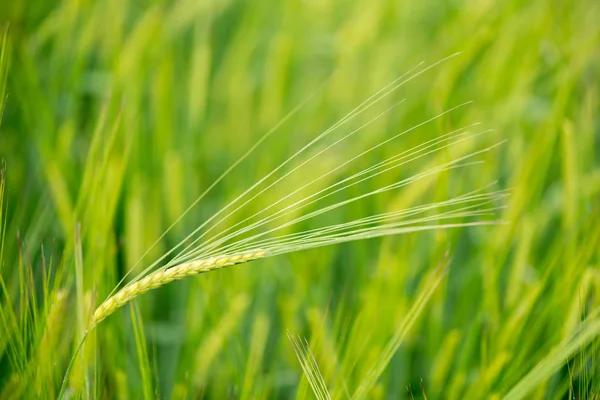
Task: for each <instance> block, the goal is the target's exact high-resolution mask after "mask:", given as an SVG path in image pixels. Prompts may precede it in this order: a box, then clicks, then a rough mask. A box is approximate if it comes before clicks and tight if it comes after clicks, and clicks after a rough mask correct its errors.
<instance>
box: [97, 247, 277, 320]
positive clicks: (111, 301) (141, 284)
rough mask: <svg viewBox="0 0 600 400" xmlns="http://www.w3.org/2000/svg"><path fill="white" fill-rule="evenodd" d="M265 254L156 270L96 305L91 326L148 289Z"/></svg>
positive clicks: (228, 257)
mask: <svg viewBox="0 0 600 400" xmlns="http://www.w3.org/2000/svg"><path fill="white" fill-rule="evenodd" d="M266 254H267V250H254V251H250V252H247V253H241V254H234V255H228V256H216V257H212V258H206V259H203V260H198V261H192V262H188V263H184V264H180V265H176V266H174V267H171V268H167V269H165V270H160V271H156V272H154V273H152V274H150V275H148V276H146V277H145V278H142V279H140V280H139V281H137V282H134V283H131V284H129V285H127V286H125V287H124V288H123V289H121V290H119V291H118V292H117V293H116V294H115V295H113V296H111V297H109V298H108V299H107V300H106V301H105V302H104V303H102V304H101V305H100V306H98V308H97V309H96V311H95V312H94V315H93V317H92V321H91V327H92V328H93V327H94V326H96V325H97V324H98V323H100V322H101V321H102V320H103V319H105V318H106V317H108V316H109V315H111V314H112V313H113V312H115V311H116V310H117V309H118V308H120V307H122V306H124V305H125V304H127V303H128V302H130V301H131V300H133V299H134V298H136V297H137V296H140V295H142V294H144V293H146V292H147V291H149V290H152V289H156V288H158V287H160V286H163V285H166V284H167V283H170V282H172V281H174V280H178V279H183V278H185V277H187V276H191V275H195V274H199V273H202V272H208V271H213V270H216V269H219V268H224V267H228V266H231V265H235V264H241V263H245V262H248V261H252V260H256V259H259V258H263V257H264V256H265V255H266Z"/></svg>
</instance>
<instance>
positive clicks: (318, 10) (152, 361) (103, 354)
mask: <svg viewBox="0 0 600 400" xmlns="http://www.w3.org/2000/svg"><path fill="white" fill-rule="evenodd" d="M598 15H600V3H598V2H594V1H581V2H573V1H569V0H559V1H555V2H552V4H551V5H549V3H548V2H547V1H544V0H535V1H530V2H520V1H504V2H502V1H495V0H490V1H477V2H467V1H447V2H446V1H445V2H439V3H438V2H436V3H435V5H434V4H433V3H430V2H418V1H405V2H398V1H392V0H389V1H388V0H385V1H380V2H373V1H367V0H348V1H342V2H335V1H312V0H309V1H296V0H293V1H287V2H277V1H262V2H250V1H219V2H217V1H195V0H178V1H171V0H153V1H147V2H126V1H118V0H100V1H94V2H93V1H86V0H60V1H55V2H48V1H42V0H29V1H23V0H15V1H3V2H0V24H2V34H1V37H0V44H1V46H2V47H1V50H0V117H1V123H0V158H2V159H3V160H4V161H5V164H6V167H5V170H6V171H5V170H4V169H3V172H2V178H1V184H0V204H2V212H1V214H0V215H1V218H0V222H1V223H0V227H1V229H2V242H1V246H0V399H4V398H56V397H57V396H58V394H59V391H60V390H61V386H62V384H63V379H65V386H64V389H65V391H64V394H65V395H66V396H65V397H68V398H152V397H157V398H169V397H172V398H199V397H201V396H205V397H208V398H217V399H219V398H238V397H239V398H244V399H250V398H252V399H263V398H293V397H296V398H305V397H306V398H313V397H314V396H315V394H313V393H312V392H311V389H310V386H311V385H313V386H314V385H317V387H319V388H320V389H319V390H320V391H319V394H317V397H319V396H321V397H323V393H327V395H326V396H325V397H326V398H329V396H330V397H331V398H333V399H339V398H346V397H363V398H373V399H382V398H408V396H407V394H406V387H407V386H412V387H414V388H415V387H419V386H420V382H421V379H422V381H423V383H424V386H425V388H426V395H427V398H428V399H463V398H467V399H479V398H492V399H493V398H496V399H499V398H509V399H517V398H535V399H542V398H543V399H561V398H566V397H567V396H568V398H578V399H579V398H581V399H585V398H590V399H594V398H598V396H600V384H599V382H600V363H599V362H598V360H600V348H599V345H598V344H599V342H598V335H599V334H600V327H599V321H598V315H599V314H598V313H599V312H600V311H599V310H600V253H599V252H598V249H599V248H600V201H599V199H600V155H599V154H600V144H599V143H600V119H599V117H598V116H599V113H598V110H599V109H600V108H599V101H600V90H599V89H598V88H599V87H598V82H600V53H599V52H598V48H600V27H599V25H598V22H597V21H598ZM457 51H460V52H461V55H459V56H457V57H453V58H452V59H450V60H447V61H445V62H443V63H442V64H440V65H439V66H436V67H435V68H432V69H431V70H429V71H427V72H426V73H423V74H422V75H421V76H419V77H417V78H415V79H414V80H412V81H410V82H408V83H407V84H406V85H405V86H402V87H400V88H398V90H397V91H395V92H394V93H393V94H391V95H390V96H389V97H386V98H385V99H383V100H382V101H381V102H380V103H378V104H377V105H376V106H375V107H373V109H370V110H368V111H365V113H364V114H361V115H359V116H357V117H356V118H355V119H354V120H352V121H349V123H348V124H347V126H344V127H341V130H342V131H343V132H345V133H347V132H350V131H351V130H352V129H355V128H358V127H360V126H361V125H363V124H366V123H367V122H368V121H370V120H371V119H374V118H375V117H376V116H378V115H379V114H380V113H383V112H384V111H385V110H387V109H388V108H390V107H392V106H394V105H395V104H396V103H398V102H401V103H400V104H398V105H397V106H396V107H394V108H393V109H392V110H391V111H390V112H387V113H384V114H383V115H382V116H381V117H380V118H378V119H377V120H376V121H374V122H373V123H371V124H370V125H368V126H367V127H366V128H365V129H364V130H361V131H360V133H359V134H357V135H356V136H355V137H353V138H352V141H348V142H344V143H343V144H342V145H340V146H339V148H337V149H336V151H333V152H328V153H326V154H325V153H324V154H323V155H322V156H321V157H320V158H319V160H318V162H315V163H313V164H311V169H310V171H308V172H307V173H306V176H302V178H304V179H306V180H311V179H316V178H317V177H323V178H322V179H321V180H320V181H318V182H316V183H315V186H316V189H315V190H320V189H322V188H326V187H328V186H329V185H332V184H334V183H335V182H336V181H338V180H339V179H340V178H341V177H343V175H340V174H338V173H335V174H331V175H327V172H328V171H332V170H333V169H334V168H335V167H336V166H339V165H340V164H342V163H343V162H344V161H345V160H347V159H349V158H350V157H352V156H353V155H354V154H355V153H356V152H357V151H359V149H364V148H368V147H370V146H373V145H375V144H377V143H380V142H382V141H384V140H386V139H387V138H389V137H392V136H394V135H396V134H398V133H400V132H402V131H404V130H406V129H408V128H410V127H413V126H415V125H418V124H420V123H422V122H423V121H426V120H428V119H430V118H432V117H433V116H435V115H438V114H440V113H442V112H444V111H445V110H448V109H450V108H452V107H455V106H456V105H458V104H462V103H465V102H468V101H471V100H473V101H474V103H473V104H470V105H468V106H465V107H461V108H460V109H458V110H456V111H455V112H452V113H449V114H446V115H444V116H442V117H440V118H437V119H435V120H433V121H431V122H430V123H428V124H426V125H423V126H422V127H420V128H418V129H416V130H414V131H412V132H410V133H409V134H406V135H403V136H402V137H401V138H400V139H399V140H395V141H393V142H389V143H387V144H386V145H385V146H381V147H379V148H377V149H376V150H375V151H373V152H371V153H369V154H367V155H365V156H363V157H361V158H360V159H358V160H357V161H356V165H354V166H353V167H352V168H354V169H351V170H350V173H355V172H358V171H362V170H364V169H366V168H369V167H370V166H372V165H375V164H376V163H378V162H380V161H382V160H386V159H388V158H390V157H392V156H394V155H395V154H397V153H398V152H401V151H405V150H407V149H413V148H414V147H415V146H418V145H420V144H422V143H425V142H427V141H429V140H432V139H435V138H439V137H440V136H441V135H444V134H447V133H449V132H451V131H452V130H454V129H458V128H460V127H464V126H467V125H469V124H472V123H474V122H476V121H482V125H481V126H482V129H481V131H484V130H487V129H488V128H493V131H491V132H488V133H486V134H485V135H480V136H477V137H474V138H473V139H472V140H469V141H465V142H464V143H460V144H458V145H457V146H453V147H452V148H448V149H444V150H443V151H439V152H436V153H432V154H430V155H428V156H427V157H423V158H421V159H419V160H416V161H415V162H414V163H411V164H409V165H406V166H402V168H400V169H398V170H396V171H393V172H390V173H389V174H386V175H381V176H377V177H374V178H373V179H370V180H369V181H365V182H364V183H361V185H360V189H362V190H364V191H372V190H376V189H377V188H380V187H383V186H385V185H389V184H392V183H393V182H396V181H398V180H399V179H404V178H407V177H410V176H413V175H414V174H416V173H418V172H420V171H423V170H426V169H428V168H432V167H434V166H436V165H440V164H443V163H446V162H448V161H449V160H452V159H455V158H457V157H460V156H462V155H464V154H469V153H471V152H473V151H477V150H480V149H485V148H488V147H490V146H495V144H497V143H500V142H502V141H504V140H506V143H504V144H503V145H502V146H500V147H497V148H494V149H493V150H491V151H488V152H485V153H482V154H481V155H480V156H479V159H481V160H483V161H485V163H484V164H480V165H475V166H472V167H469V168H467V169H457V170H451V171H443V172H441V173H440V174H439V175H436V176H435V177H431V178H429V179H423V180H422V181H419V182H416V183H414V184H411V186H408V187H407V188H400V189H399V190H395V191H389V192H386V193H381V194H380V195H377V196H372V197H370V198H368V199H365V200H364V201H361V202H360V203H353V204H349V205H347V206H345V207H343V208H340V209H336V210H334V211H333V212H332V213H327V214H323V215H320V216H319V218H317V219H318V223H319V224H320V225H319V224H317V223H316V222H313V221H312V220H307V221H301V222H300V223H298V224H297V225H294V226H293V227H290V228H289V230H286V231H285V232H283V233H284V234H288V233H289V234H293V233H296V232H299V231H308V230H310V229H318V228H321V227H322V226H328V225H333V224H336V223H338V222H339V221H352V220H356V219H360V218H364V217H368V216H370V215H375V214H381V213H387V212H392V211H395V210H404V209H411V208H413V207H418V206H421V205H425V204H431V203H435V202H442V201H446V200H448V199H451V198H454V197H455V196H459V195H462V194H464V193H469V192H472V191H473V190H475V189H478V188H481V187H484V186H486V185H488V184H489V183H490V182H494V181H498V183H497V184H496V185H495V186H496V187H497V188H500V189H504V188H510V189H511V192H510V197H508V198H506V199H505V200H504V202H505V205H506V208H505V209H503V210H501V212H500V218H501V220H503V221H505V222H506V223H504V224H499V225H493V226H476V227H468V228H459V229H452V230H434V231H428V232H414V233H409V234H405V235H400V236H386V237H383V238H375V239H369V240H362V241H357V242H352V243H346V244H341V245H334V246H328V247H320V248H316V249H312V250H306V251H302V252H295V253H290V254H286V255H280V256H276V257H271V258H267V259H265V260H259V261H254V262H252V263H251V264H247V265H243V266H240V267H234V268H227V269H223V270H220V271H216V272H210V273H208V274H204V275H200V276H198V277H195V278H188V279H185V280H183V281H180V282H176V283H173V284H171V285H169V286H166V287H163V288H160V289H157V290H154V291H150V292H149V293H147V294H145V295H144V296H141V297H139V299H137V300H135V301H134V302H133V303H132V304H131V305H128V306H126V307H125V308H123V309H121V310H119V311H118V312H116V313H115V314H114V315H112V316H111V317H109V318H107V319H106V320H105V321H103V322H102V324H100V325H98V327H97V328H96V329H94V330H93V331H90V332H88V333H86V331H85V330H86V322H85V321H88V320H89V318H90V316H91V315H92V314H93V312H94V309H95V308H96V307H97V306H98V304H100V303H101V302H102V300H104V299H106V297H107V296H108V295H109V294H110V293H111V292H112V291H113V290H114V289H115V287H117V285H118V284H119V282H120V281H121V279H123V277H125V276H126V274H128V275H127V276H126V278H125V281H129V280H130V279H131V278H132V277H134V276H135V275H137V274H138V273H140V272H142V271H143V270H144V269H145V268H147V267H148V266H149V265H151V264H152V263H153V262H154V261H155V260H157V259H159V258H160V257H162V256H163V255H165V254H167V252H168V251H169V250H170V249H172V248H173V246H175V245H176V244H178V243H179V242H180V241H181V240H182V239H184V238H185V237H186V236H187V235H188V234H189V233H190V232H192V231H193V230H194V229H196V228H197V227H198V226H200V225H201V224H202V223H203V222H204V221H206V220H207V219H208V218H209V217H210V216H212V215H214V214H215V213H216V212H217V211H218V210H219V209H221V208H222V207H223V206H225V205H226V204H228V203H229V202H231V201H232V200H233V199H235V198H236V196H238V195H239V194H240V193H243V192H244V190H246V189H247V188H248V187H250V186H251V185H252V184H253V183H255V182H256V181H258V180H259V179H260V178H261V177H263V176H265V175H267V174H268V173H269V172H270V171H272V170H273V169H274V168H277V166H279V165H281V164H282V163H283V162H284V161H285V160H286V159H288V157H290V156H291V155H292V154H294V153H295V152H296V151H298V149H300V148H302V146H304V145H305V144H307V143H309V142H310V141H311V140H313V139H314V138H315V137H317V136H318V135H319V133H321V132H323V131H325V130H326V129H327V128H329V127H330V126H332V125H334V124H335V123H336V122H337V121H340V120H341V119H343V118H344V116H345V115H347V113H348V112H350V111H351V110H353V109H354V108H355V107H356V106H357V105H359V104H361V103H362V102H363V101H364V100H365V99H367V98H369V96H371V95H372V94H373V93H376V92H377V91H378V90H380V89H381V88H382V87H384V86H385V85H387V84H388V83H390V82H392V81H393V80H394V79H396V78H397V77H398V76H401V75H402V74H403V73H405V72H406V71H408V70H409V69H410V68H412V67H413V66H415V65H418V63H419V62H420V61H421V60H427V61H426V64H424V65H431V64H433V63H435V62H436V61H438V60H440V59H442V58H444V57H446V56H448V55H450V54H453V53H455V52H457ZM404 98H406V101H402V100H403V99H404ZM299 105H301V106H300V107H298V106H299ZM297 107H298V108H297ZM292 111H294V112H292ZM274 127H276V128H277V129H276V130H274V131H273V132H272V133H269V134H268V135H267V137H265V136H264V135H265V133H268V132H271V130H272V129H273V128H274ZM477 132H479V131H477ZM473 133H476V132H475V131H474V132H473ZM261 138H264V139H261ZM327 140H329V141H327ZM327 140H326V141H325V142H324V143H322V144H321V146H322V147H318V148H316V149H314V152H313V153H310V152H309V153H308V154H309V155H312V154H315V153H316V152H317V151H318V150H320V149H322V148H324V147H325V146H326V145H329V144H331V143H333V142H334V138H331V139H327ZM255 145H257V146H256V150H254V151H253V152H252V153H251V154H249V156H248V157H247V158H246V159H245V160H243V161H242V162H241V163H240V164H239V165H237V166H236V168H233V169H231V171H230V173H228V175H227V176H226V177H224V178H223V179H222V180H221V181H220V182H219V183H218V184H217V185H215V186H214V188H213V189H212V190H211V191H210V192H208V193H207V194H206V195H205V196H204V197H203V198H202V199H201V201H200V202H198V204H197V205H195V206H194V207H191V208H189V212H187V214H186V215H185V216H184V217H183V218H181V219H180V216H181V215H182V214H183V213H184V212H185V211H186V210H188V207H189V206H190V205H192V204H194V203H195V201H196V199H197V198H198V196H200V195H201V194H202V193H204V192H205V190H206V189H207V188H209V187H211V184H212V183H213V182H215V181H216V180H217V179H219V177H221V176H222V174H223V173H224V172H225V171H228V168H229V167H230V166H232V165H235V163H236V160H239V159H240V157H242V156H243V155H244V154H245V153H246V152H247V151H248V150H249V149H252V148H253V146H255ZM290 167H291V166H290ZM285 171H287V169H285ZM306 180H305V181H302V182H306ZM300 186H301V185H300V181H297V180H295V179H289V180H286V181H282V182H281V184H280V185H279V186H278V187H277V188H276V190H273V192H272V193H271V192H269V193H267V192H265V193H264V194H262V195H261V196H259V197H257V198H256V199H255V201H252V202H249V203H248V204H247V205H246V206H244V208H243V209H241V210H240V212H239V213H237V214H236V215H234V216H232V217H231V218H230V219H228V220H226V221H224V222H223V224H222V225H221V226H220V228H219V229H221V230H225V229H227V228H230V227H233V226H235V224H237V223H240V222H241V221H244V220H245V219H246V218H248V217H251V216H253V215H254V214H255V213H257V212H260V211H261V210H264V209H265V208H266V207H268V206H269V205H272V204H274V202H275V201H276V200H277V199H279V198H281V197H282V196H285V195H286V194H288V193H292V192H293V191H294V190H296V189H298V188H299V187H300ZM317 186H318V187H317ZM349 192H350V195H351V196H359V195H360V194H361V193H362V192H360V191H359V188H350V189H349ZM307 194H309V193H305V192H301V193H299V194H298V195H307ZM332 200H333V201H336V202H340V201H343V200H344V197H343V196H342V195H341V194H336V195H333V196H332ZM315 207H316V206H315ZM315 209H316V208H314V207H313V208H309V209H308V211H309V212H313V211H315ZM426 212H431V213H430V214H427V213H426V214H425V215H426V216H430V215H434V214H435V213H436V212H439V210H438V209H434V210H427V211H426ZM299 215H300V214H298V213H290V214H286V215H285V218H284V219H285V221H291V220H294V218H297V217H299ZM272 226H274V225H268V227H272ZM169 228H170V229H169ZM292 228H294V229H292ZM447 253H449V254H450V255H451V259H452V261H451V263H450V264H449V266H448V268H447V270H445V275H444V277H443V278H442V275H440V274H439V273H440V270H439V268H438V267H437V266H438V265H440V260H443V259H445V258H446V254H447ZM176 255H177V254H173V255H171V254H169V255H168V256H167V257H166V258H165V262H168V261H171V260H173V259H174V256H176ZM440 279H441V280H440ZM436 287H437V289H436ZM434 289H435V291H434ZM288 331H289V332H293V333H294V334H295V335H299V336H298V338H300V337H302V338H306V340H304V339H298V340H295V339H294V340H293V343H294V345H291V344H290V342H289V341H288V340H287V337H286V332H288ZM294 337H296V336H294ZM82 338H85V342H83V345H82V346H81V347H80V348H79V347H78V346H79V345H80V344H81V343H82V342H81V339H82ZM78 348H79V351H78V352H77V349H78ZM294 350H296V352H298V354H299V355H298V357H299V358H300V359H301V360H304V361H301V362H300V363H299V362H298V358H297V357H296V355H295V352H294ZM71 361H72V364H71V365H72V368H71V370H70V373H69V374H68V375H66V371H67V368H68V366H69V364H70V363H71ZM317 366H318V367H317ZM317 368H318V377H317V375H316V373H315V372H314V371H316V370H317ZM303 374H308V375H307V376H306V377H303ZM311 374H312V375H311ZM65 375H66V378H65ZM309 375H310V376H309ZM311 376H312V378H314V379H312V380H311ZM315 379H316V380H315ZM315 382H316V383H315ZM419 396H420V394H416V395H415V397H417V398H418V397H419Z"/></svg>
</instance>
